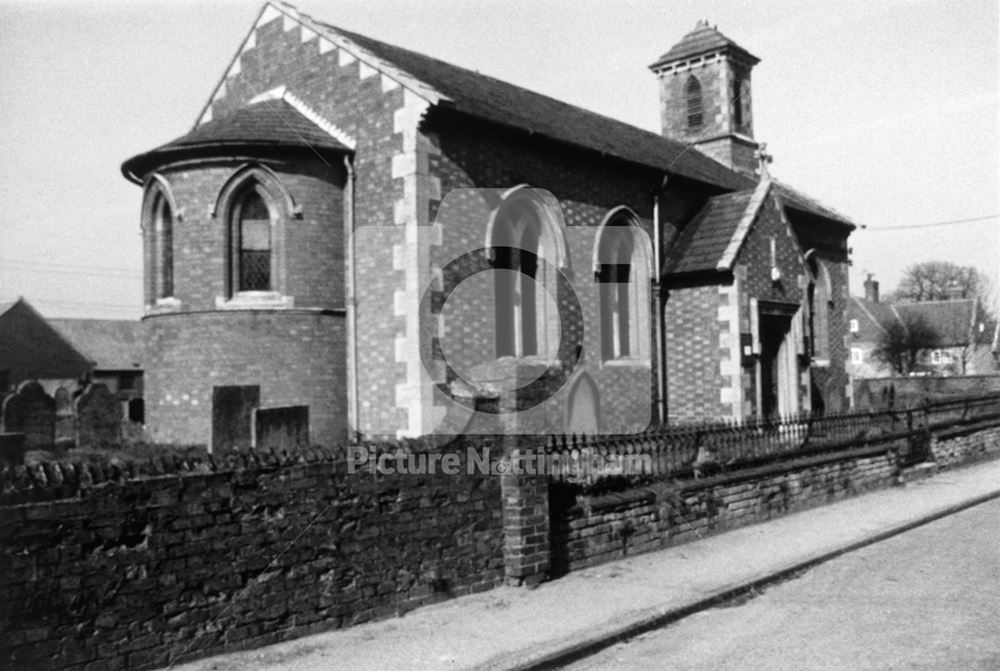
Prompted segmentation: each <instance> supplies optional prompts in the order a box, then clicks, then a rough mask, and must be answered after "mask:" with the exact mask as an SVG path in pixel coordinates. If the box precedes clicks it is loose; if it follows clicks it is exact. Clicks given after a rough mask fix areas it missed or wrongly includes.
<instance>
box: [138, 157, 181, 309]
mask: <svg viewBox="0 0 1000 671" xmlns="http://www.w3.org/2000/svg"><path fill="white" fill-rule="evenodd" d="M179 220H180V212H179V211H178V210H177V208H176V206H175V205H174V199H173V196H172V194H171V193H170V184H169V183H168V182H167V181H166V179H164V178H163V177H162V176H160V175H154V176H153V177H152V178H151V179H150V181H149V185H148V187H147V189H146V195H145V198H144V201H143V214H142V230H143V239H144V245H145V257H146V264H145V265H146V304H147V305H148V306H151V307H153V306H169V305H170V304H171V303H172V302H174V229H175V227H176V222H177V221H179Z"/></svg>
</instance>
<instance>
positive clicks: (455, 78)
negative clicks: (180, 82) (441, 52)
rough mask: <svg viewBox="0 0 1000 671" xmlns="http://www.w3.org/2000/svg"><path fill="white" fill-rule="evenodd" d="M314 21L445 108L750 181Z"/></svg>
mask: <svg viewBox="0 0 1000 671" xmlns="http://www.w3.org/2000/svg"><path fill="white" fill-rule="evenodd" d="M315 23H317V25H319V26H320V27H321V28H325V29H327V30H331V31H333V32H335V33H338V34H340V35H343V36H344V37H346V38H347V39H349V40H351V41H352V42H355V43H356V44H358V45H359V46H360V47H362V48H364V49H367V50H368V51H370V52H371V53H373V54H374V55H375V56H377V57H378V58H381V59H384V60H386V61H388V62H390V63H392V64H393V65H395V66H397V67H398V68H400V69H401V70H404V71H405V72H407V73H408V74H410V75H411V76H412V77H414V78H416V79H418V80H420V81H422V82H424V83H426V84H428V85H429V86H431V87H433V88H434V89H436V90H437V91H439V92H440V93H442V94H443V95H444V96H446V98H447V99H445V100H442V101H441V102H440V103H439V105H440V106H441V107H442V108H445V109H454V110H456V111H458V112H462V113H464V114H468V115H470V116H473V117H476V118H478V119H484V120H486V121H492V122H494V123H499V124H502V125H505V126H510V127H513V128H518V129H523V130H527V131H530V132H532V133H535V134H538V135H541V136H545V137H549V138H551V139H554V140H558V141H562V142H567V143H570V144H573V145H577V146H580V147H585V148H587V149H592V150H594V151H598V152H601V153H602V154H606V155H608V156H614V157H617V158H621V159H624V160H626V161H631V162H633V163H638V164H640V165H644V166H649V167H652V168H656V169H658V170H665V171H669V172H672V173H674V174H678V175H683V176H685V177H690V178H692V179H696V180H698V181H701V182H708V183H710V184H717V185H720V186H723V187H726V188H731V189H735V188H746V187H747V186H748V182H749V180H748V179H747V178H746V177H743V176H742V175H739V174H737V173H734V172H733V171H731V170H729V168H727V167H725V166H724V165H722V164H721V163H718V162H717V161H715V160H713V159H711V158H709V157H708V156H705V155H704V154H702V153H701V152H699V151H696V150H694V149H691V148H689V147H687V146H686V145H685V144H684V143H682V142H677V141H675V140H670V139H668V138H665V137H663V136H662V135H659V134H657V133H652V132H650V131H646V130H642V129H640V128H636V127H635V126H631V125H629V124H627V123H624V122H621V121H618V120H616V119H612V118H610V117H606V116H603V115H600V114H597V113H596V112H591V111H589V110H585V109H583V108H580V107H576V106H574V105H570V104H568V103H565V102H562V101H560V100H556V99H555V98H550V97H549V96H545V95H542V94H540V93H535V92H534V91H529V90H528V89H525V88H521V87H520V86H515V85H514V84H508V83H507V82H504V81H501V80H499V79H494V78H493V77H489V76H487V75H483V74H480V73H478V72H473V71H472V70H466V69H465V68H462V67H458V66H456V65H452V64H450V63H446V62H444V61H441V60H438V59H436V58H431V57H430V56H425V55H423V54H420V53H416V52H414V51H410V50H408V49H403V48H401V47H396V46H392V45H390V44H385V43H384V42H379V41H377V40H373V39H371V38H370V37H366V36H364V35H359V34H357V33H352V32H349V31H346V30H343V29H341V28H337V27H336V26H331V25H329V24H325V23H321V22H315Z"/></svg>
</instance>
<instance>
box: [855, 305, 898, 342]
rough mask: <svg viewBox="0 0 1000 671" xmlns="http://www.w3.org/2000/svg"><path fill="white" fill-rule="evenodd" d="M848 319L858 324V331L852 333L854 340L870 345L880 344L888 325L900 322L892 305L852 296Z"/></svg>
mask: <svg viewBox="0 0 1000 671" xmlns="http://www.w3.org/2000/svg"><path fill="white" fill-rule="evenodd" d="M847 317H848V319H851V320H857V322H858V330H857V331H856V332H853V333H851V337H852V339H853V340H858V341H860V342H868V343H876V342H878V341H879V339H880V338H881V337H882V334H883V333H885V332H886V325H888V324H890V323H892V322H896V321H899V315H897V314H896V312H895V310H893V308H892V304H891V303H880V302H877V301H870V300H868V299H866V298H859V297H857V296H851V300H850V302H849V303H848V306H847Z"/></svg>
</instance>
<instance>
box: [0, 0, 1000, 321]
mask: <svg viewBox="0 0 1000 671" xmlns="http://www.w3.org/2000/svg"><path fill="white" fill-rule="evenodd" d="M293 4H296V5H297V6H298V7H299V9H301V10H302V11H304V12H306V13H308V14H311V15H313V16H314V17H316V18H317V19H320V20H323V21H326V22H328V23H332V24H334V25H338V26H340V27H343V28H345V29H349V30H352V31H356V32H360V33H362V34H366V35H369V36H370V37H373V38H375V39H379V40H381V41H384V42H389V43H391V44H397V45H399V46H403V47H407V48H410V49H414V50H416V51H420V52H423V53H427V54H429V55H432V56H435V57H437V58H441V59H443V60H446V61H449V62H452V63H455V64H457V65H461V66H464V67H467V68H470V69H473V70H478V71H480V72H483V73H484V74H489V75H492V76H495V77H498V78H500V79H504V80H506V81H509V82H512V83H515V84H518V85H520V86H524V87H527V88H530V89H533V90H535V91H539V92H541V93H545V94H547V95H551V96H553V97H556V98H559V99H562V100H565V101H567V102H570V103H573V104H576V105H579V106H582V107H586V108H589V109H592V110H594V111H597V112H600V113H602V114H606V115H608V116H611V117H615V118H618V119H621V120H623V121H626V122H629V123H632V124H634V125H637V126H640V127H642V128H646V129H649V130H654V131H658V130H659V118H658V113H659V112H658V99H657V98H658V93H657V87H656V80H655V77H654V76H653V75H652V73H650V72H649V70H648V69H647V66H648V65H649V64H650V63H652V62H653V61H654V60H655V59H656V58H657V57H658V56H659V55H660V54H662V53H663V52H665V51H666V50H667V49H669V48H670V46H672V45H673V44H674V43H676V42H677V41H679V40H680V39H681V38H682V37H683V36H684V35H685V34H686V33H687V32H689V31H691V30H692V29H693V28H694V27H695V24H696V23H697V21H698V20H699V19H707V20H708V21H709V22H711V23H712V24H714V25H716V26H717V27H718V29H719V30H720V31H721V32H723V33H724V34H725V35H727V36H728V37H730V38H732V39H733V40H735V41H736V42H737V43H739V44H740V45H741V46H743V47H744V48H746V49H747V50H748V51H750V52H751V53H753V54H754V55H756V56H758V57H759V58H760V59H761V63H760V64H759V65H758V66H757V67H756V68H755V70H754V73H753V105H754V110H753V113H754V135H755V138H756V139H757V140H758V141H761V142H766V143H767V145H768V151H769V153H770V154H772V155H773V157H774V162H773V164H772V165H771V173H772V174H773V175H775V176H776V177H778V178H780V179H781V180H783V181H785V182H787V183H790V184H792V185H794V186H795V187H797V188H798V189H800V190H803V191H805V192H807V193H809V194H810V195H812V196H814V197H816V198H818V199H819V200H821V201H822V202H824V203H825V204H827V205H829V206H831V207H833V208H835V209H837V210H838V211H841V212H843V213H844V214H847V215H848V216H850V217H851V218H852V219H853V220H854V221H855V222H857V223H858V224H859V225H862V226H864V227H865V228H863V229H859V230H858V231H857V232H855V233H854V234H853V235H852V237H851V242H850V244H851V246H852V248H853V266H852V268H851V283H852V288H853V290H854V292H855V293H861V282H862V281H863V279H864V275H865V274H866V273H874V275H875V276H876V278H877V279H878V280H880V282H881V284H882V288H883V292H886V291H889V290H891V289H892V288H893V287H894V286H895V285H896V284H897V282H898V281H899V278H900V276H901V273H902V272H903V270H904V269H905V268H906V267H907V266H908V265H910V264H913V263H917V262H920V261H926V260H950V261H954V262H956V263H959V264H962V265H974V266H976V267H977V268H979V269H980V270H982V271H983V272H984V273H986V274H987V275H988V276H989V277H991V278H992V281H993V284H994V286H997V285H1000V281H998V274H1000V219H998V218H997V213H998V212H1000V202H998V200H1000V199H998V185H1000V175H998V164H1000V142H998V128H1000V112H998V88H1000V66H998V62H1000V56H998V54H1000V46H998V32H1000V19H998V2H997V0H966V1H964V2H962V3H953V2H951V1H950V0H944V1H941V0H884V1H883V2H880V3H872V2H870V1H869V0H864V1H858V0H843V1H837V2H825V1H824V2H802V1H801V0H792V1H784V0H782V1H774V2H752V3H751V2H736V1H721V0H717V1H711V0H710V1H700V2H688V1H683V0H682V1H676V0H675V1H671V2H663V0H649V1H645V0H644V1H630V2H610V1H607V2H604V1H601V2H598V1H597V0H578V1H573V2H570V1H568V0H557V1H554V2H545V3H541V2H528V1H525V0H502V1H501V0H485V1H481V2H472V1H465V2H460V1H459V0H429V1H424V2H419V3H418V2H404V1H402V0H300V1H299V2H297V3H293ZM262 5H263V2H262V1H259V0H254V1H242V0H239V1H236V0H233V1H228V2H222V1H219V0H205V1H202V2H197V3H196V2H188V1H184V0H181V1H179V2H170V3H165V2H157V3H153V2H148V1H146V0H139V1H133V2H119V1H117V0H115V1H109V2H94V1H91V2H67V1H65V0H64V1H62V2H45V1H44V0H43V1H38V0H33V1H31V2H28V1H26V0H24V1H20V2H17V1H15V2H11V1H10V0H0V91H2V92H3V101H2V102H0V128H2V129H3V133H2V135H0V302H3V301H6V300H11V299H14V298H16V297H18V296H24V297H25V298H27V299H28V300H29V301H30V302H31V303H32V304H33V305H35V307H36V308H38V309H39V310H40V311H41V312H42V313H43V314H44V315H46V316H50V317H56V316H65V317H106V318H137V317H139V316H140V315H141V312H142V280H141V273H142V258H141V240H140V233H139V207H140V200H141V192H140V189H139V187H137V186H135V185H133V184H131V183H129V182H127V181H125V179H124V178H123V177H122V176H121V173H120V170H119V166H120V164H121V162H122V161H123V160H124V159H126V158H128V157H129V156H132V155H134V154H136V153H139V152H142V151H145V150H148V149H151V148H153V147H154V146H157V145H159V144H162V143H164V142H166V141H168V140H171V139H173V138H175V137H178V136H180V135H183V134H185V133H186V132H187V131H189V130H190V128H191V126H192V125H193V124H194V121H195V118H196V116H197V115H198V113H199V111H200V110H201V108H202V106H203V105H204V103H205V101H206V100H207V98H208V96H209V95H210V94H211V92H212V90H213V89H214V87H215V85H216V83H217V82H218V81H219V78H220V77H221V76H222V74H223V73H224V71H225V70H226V68H227V67H228V64H229V62H230V59H231V58H232V57H233V55H234V53H235V51H236V50H237V48H238V47H239V45H240V43H241V42H242V39H243V37H244V36H245V34H246V32H247V30H248V29H249V27H250V26H251V25H252V24H253V22H254V20H255V18H256V16H257V13H258V11H259V9H260V7H261V6H262ZM979 217H989V218H988V219H984V220H982V221H978V222H970V223H964V224H954V225H946V226H932V227H929V228H926V229H901V230H880V229H886V228H889V227H898V226H915V225H923V224H934V223H937V222H944V221H954V220H961V219H971V218H979Z"/></svg>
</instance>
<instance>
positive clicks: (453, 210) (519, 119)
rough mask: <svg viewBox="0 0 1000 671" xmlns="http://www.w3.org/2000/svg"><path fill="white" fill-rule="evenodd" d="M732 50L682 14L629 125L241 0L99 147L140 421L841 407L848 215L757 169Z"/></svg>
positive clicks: (240, 426)
mask: <svg viewBox="0 0 1000 671" xmlns="http://www.w3.org/2000/svg"><path fill="white" fill-rule="evenodd" d="M758 62H759V61H758V59H757V58H756V57H754V56H753V55H751V54H750V53H749V52H748V51H746V50H745V49H743V48H742V47H740V46H738V45H737V44H735V43H734V42H732V41H731V40H730V39H728V38H726V37H725V36H724V35H722V34H721V33H720V32H719V31H718V30H716V29H715V28H714V27H712V26H710V25H708V24H707V23H704V22H702V23H699V24H698V25H697V27H696V28H695V29H694V30H693V31H692V32H690V33H688V34H687V35H685V36H684V37H683V38H682V39H681V41H680V42H679V43H678V44H676V45H675V46H674V47H672V48H671V49H670V50H669V51H667V52H666V53H665V54H664V55H663V56H661V57H660V58H658V59H657V60H656V61H655V62H654V63H653V64H652V65H651V66H650V70H651V71H652V73H653V75H654V76H655V79H656V82H657V83H658V86H659V91H660V112H661V119H662V129H661V133H652V132H648V131H645V130H642V129H639V128H636V127H633V126H631V125H628V124H626V123H623V122H620V121H616V120H614V119H611V118H608V117H604V116H601V115H598V114H595V113H593V112H589V111H587V110H585V109H581V108H579V107H575V106H573V105H569V104H566V103H563V102H560V101H558V100H554V99H552V98H549V97H547V96H544V95H540V94H538V93H534V92H532V91H528V90H526V89H523V88H520V87H518V86H514V85H512V84H508V83H505V82H503V81H500V80H498V79H494V78H492V77H488V76H485V75H482V74H479V73H477V72H473V71H471V70H466V69H464V68H461V67H458V66H455V65H451V64H448V63H445V62H442V61H439V60H436V59H434V58H430V57H428V56H424V55H422V54H419V53H415V52H412V51H408V50H406V49H403V48H400V47H396V46H391V45H388V44H385V43H382V42H379V41H377V40H375V39H372V38H369V37H366V36H363V35H358V34H355V33H352V32H348V31H346V30H342V29H340V28H337V27H334V26H331V25H329V24H326V23H323V22H321V21H318V20H316V19H313V18H311V17H310V16H308V15H306V14H303V13H301V12H299V11H298V10H297V9H295V8H294V7H292V6H290V5H288V4H284V3H275V2H269V3H268V4H266V5H265V6H264V7H263V9H262V10H261V12H260V14H259V16H258V18H257V20H256V21H255V22H254V24H253V25H252V26H251V28H250V30H249V32H248V33H247V36H246V38H245V39H244V41H243V43H242V44H241V45H240V46H239V48H238V50H237V53H236V55H235V57H234V58H233V60H232V62H231V63H230V64H229V65H228V67H227V69H226V70H225V74H224V76H223V77H222V79H221V80H220V81H219V83H218V85H217V87H216V89H215V90H214V91H213V92H211V94H210V96H209V99H208V102H207V103H206V104H205V105H204V107H203V109H202V111H201V112H200V114H199V115H198V117H197V122H196V123H195V124H194V127H193V128H192V129H191V131H190V132H189V133H188V134H186V135H184V136H183V137H180V138H178V139H176V140H174V141H172V142H169V143H167V144H164V145H162V146H159V147H157V148H155V149H153V150H151V151H148V152H146V153H143V154H140V155H138V156H135V157H132V158H130V159H128V160H127V161H125V163H124V164H123V165H122V173H123V174H124V176H125V177H126V178H127V179H129V180H130V181H132V182H134V183H135V184H136V185H138V186H140V187H141V188H142V194H143V195H142V214H141V221H142V231H143V240H144V255H145V262H144V266H145V317H144V329H145V342H146V357H145V360H144V365H145V397H146V421H147V427H148V429H149V432H150V434H151V437H152V438H153V439H154V440H156V441H160V442H183V443H199V442H206V441H207V440H208V439H209V437H212V438H211V440H212V445H213V448H214V449H225V448H226V447H228V446H229V445H232V444H235V443H238V442H240V441H239V438H240V437H241V436H245V437H246V438H247V439H248V440H250V441H251V442H252V441H253V440H254V428H253V420H252V418H253V417H254V416H255V415H256V414H257V413H261V412H263V411H266V410H268V409H277V408H288V407H296V408H302V409H304V410H302V412H301V413H299V414H298V415H296V416H298V417H300V418H307V420H304V421H307V423H308V427H307V432H308V436H309V440H310V441H312V442H315V443H322V444H327V445H333V444H339V443H341V442H343V440H345V439H346V438H347V437H348V436H349V435H357V434H361V435H366V436H376V435H399V436H417V435H426V434H440V433H455V432H462V431H474V430H475V425H476V421H477V417H480V416H486V415H490V414H491V413H493V414H496V412H497V408H501V409H503V408H508V409H510V408H518V409H523V410H524V411H525V417H527V419H522V420H520V421H521V423H520V425H519V426H515V427H511V426H508V425H503V426H506V427H507V428H512V430H531V431H542V432H549V431H558V432H563V431H567V432H568V431H573V432H605V433H607V432H612V433H614V432H626V431H635V430H639V429H641V428H643V427H645V426H646V425H647V424H649V423H650V422H654V423H655V422H673V423H680V422H696V421H706V420H726V419H739V418H741V417H746V416H752V417H777V416H781V415H789V414H794V413H799V412H807V411H835V410H841V409H844V408H845V404H846V399H847V390H848V384H849V382H848V377H847V373H846V369H845V367H846V362H847V353H846V336H847V316H846V310H847V307H848V293H847V291H848V289H847V287H848V282H847V273H848V245H847V240H848V236H849V235H850V233H851V231H852V230H853V228H854V225H853V224H852V223H851V222H850V221H849V220H848V219H847V218H845V217H844V216H843V215H841V214H838V213H837V212H835V211H833V210H831V209H829V208H827V207H825V206H823V205H821V204H820V203H818V202H816V201H815V200H814V199H812V198H810V197H808V196H806V195H804V194H802V193H801V192H799V191H796V190H795V189H793V188H791V187H790V186H788V185H786V184H783V183H782V182H779V181H778V180H776V179H774V178H772V177H771V176H770V175H769V174H768V170H767V163H768V160H769V158H768V156H767V154H766V152H765V151H764V148H763V146H762V145H759V144H758V142H757V141H756V140H755V139H754V131H753V109H752V104H751V103H752V99H753V98H752V87H751V75H752V70H753V68H754V67H755V66H756V65H757V64H758ZM650 85H653V81H652V80H651V82H650ZM234 427H235V428H234ZM246 427H249V428H246ZM234 436H236V438H234Z"/></svg>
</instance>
